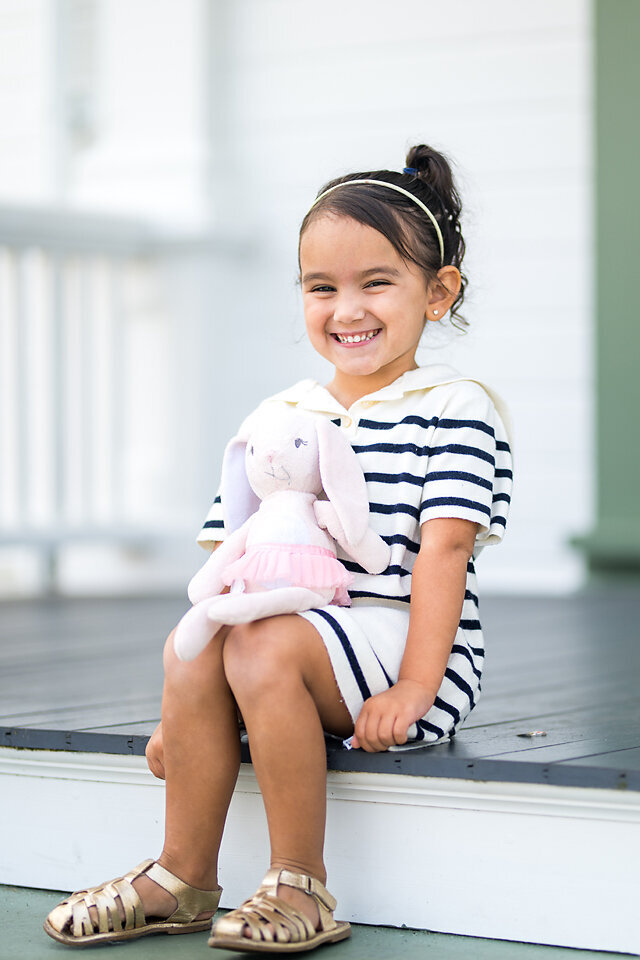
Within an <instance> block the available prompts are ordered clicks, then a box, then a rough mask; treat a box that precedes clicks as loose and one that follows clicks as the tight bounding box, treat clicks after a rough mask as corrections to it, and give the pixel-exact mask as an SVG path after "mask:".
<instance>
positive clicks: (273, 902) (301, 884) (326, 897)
mask: <svg viewBox="0 0 640 960" xmlns="http://www.w3.org/2000/svg"><path fill="white" fill-rule="evenodd" d="M280 883H282V884H284V885H285V886H287V887H295V888H296V889H298V890H302V891H303V892H304V893H308V894H310V895H311V896H312V897H313V898H314V899H315V901H316V905H317V907H318V913H319V917H320V931H322V932H324V931H328V930H332V929H333V928H334V927H337V923H336V921H335V920H334V919H333V915H332V913H333V910H335V908H336V900H335V898H334V897H332V895H331V894H330V893H329V891H328V890H327V889H326V887H325V886H324V885H323V884H322V883H320V881H319V880H316V879H315V877H310V876H308V875H307V874H305V873H296V872H294V871H292V870H287V869H284V868H277V867H276V868H273V869H271V870H268V871H267V873H266V874H265V877H264V880H263V881H262V884H261V885H260V887H259V888H258V889H257V891H256V892H255V894H254V895H253V897H251V898H250V899H249V900H246V901H245V902H244V903H243V904H242V905H241V906H240V907H238V908H237V909H236V910H232V911H231V912H230V913H228V914H227V915H226V916H224V917H221V919H220V920H218V921H216V923H215V926H214V936H217V937H224V938H229V937H234V938H243V937H244V931H245V928H247V927H248V929H249V933H250V937H244V939H245V940H246V942H247V949H250V947H249V944H250V943H251V942H252V941H254V942H256V941H262V942H269V943H272V942H274V941H275V942H277V943H301V942H304V941H308V940H311V939H313V937H315V936H316V935H317V933H318V931H317V930H316V928H315V927H314V925H313V924H312V923H311V921H310V920H309V918H308V917H307V916H306V914H304V913H302V912H301V911H300V910H297V909H296V908H295V907H293V906H291V904H289V903H287V902H286V901H285V900H283V899H282V898H281V897H279V896H278V895H277V890H278V884H280ZM269 924H271V926H272V927H273V932H272V931H271V930H270V929H269V927H268V925H269ZM238 942H239V943H242V939H238Z"/></svg>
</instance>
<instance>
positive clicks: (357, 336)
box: [331, 330, 380, 344]
mask: <svg viewBox="0 0 640 960" xmlns="http://www.w3.org/2000/svg"><path fill="white" fill-rule="evenodd" d="M379 333H380V330H366V331H365V332H363V333H350V334H349V335H348V336H346V335H343V334H341V333H332V334H331V336H332V337H333V339H334V340H336V341H337V342H338V343H342V344H355V343H369V341H370V340H373V339H374V338H375V337H377V336H378V334H379Z"/></svg>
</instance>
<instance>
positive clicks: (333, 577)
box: [222, 543, 354, 607]
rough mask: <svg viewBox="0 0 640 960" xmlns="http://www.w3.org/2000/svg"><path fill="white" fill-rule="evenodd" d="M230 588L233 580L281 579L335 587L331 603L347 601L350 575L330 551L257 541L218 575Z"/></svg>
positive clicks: (301, 584)
mask: <svg viewBox="0 0 640 960" xmlns="http://www.w3.org/2000/svg"><path fill="white" fill-rule="evenodd" d="M222 579H223V581H224V583H225V584H226V585H227V586H228V587H230V586H231V584H232V583H233V582H234V580H244V581H250V582H253V583H272V582H273V581H277V580H284V581H285V582H287V583H289V584H291V586H293V587H308V588H309V589H310V590H314V589H317V590H328V589H330V588H332V587H333V588H334V589H335V593H334V596H333V600H332V603H337V604H339V605H340V606H342V607H348V606H350V604H351V598H350V597H349V594H348V593H347V587H349V586H350V585H351V584H352V583H353V579H354V578H353V576H352V575H351V574H350V573H349V571H348V570H346V569H345V567H344V566H343V565H342V564H341V563H340V561H339V560H338V559H337V557H336V556H335V554H334V553H332V552H331V550H327V549H326V548H325V547H313V546H308V545H301V544H297V543H293V544H291V543H260V544H257V545H256V546H253V547H249V548H248V549H247V552H246V553H245V554H244V556H242V557H240V559H239V560H236V561H234V563H231V564H229V566H228V567H227V568H226V570H225V571H224V573H223V575H222Z"/></svg>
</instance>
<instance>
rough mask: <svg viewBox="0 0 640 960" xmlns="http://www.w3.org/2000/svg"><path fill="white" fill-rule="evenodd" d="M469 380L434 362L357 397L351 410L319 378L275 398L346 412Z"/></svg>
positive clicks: (317, 410) (315, 409) (315, 408)
mask: <svg viewBox="0 0 640 960" xmlns="http://www.w3.org/2000/svg"><path fill="white" fill-rule="evenodd" d="M464 379H467V378H466V377H463V376H462V374H460V373H459V372H458V371H457V370H456V369H455V368H454V367H450V366H449V365H448V364H445V363H431V364H428V365H427V366H424V367H416V368H415V370H407V371H406V372H405V373H403V374H402V376H400V377H398V379H397V380H394V381H393V383H389V384H387V386H385V387H381V388H380V390H375V391H374V392H373V393H368V394H366V395H365V396H363V397H360V399H359V400H356V401H355V403H353V404H352V406H351V407H349V408H348V409H347V408H346V407H343V406H342V404H341V403H340V402H339V400H336V398H335V397H334V396H333V394H331V393H329V391H328V390H327V388H326V387H323V386H322V385H321V384H320V383H318V381H317V380H312V379H307V380H300V381H299V382H298V383H296V384H294V385H293V386H292V387H289V388H288V389H287V390H283V391H282V393H279V394H277V397H276V398H274V399H278V400H283V401H285V402H286V403H295V404H297V405H298V406H300V407H302V408H303V409H305V410H311V411H313V412H315V413H333V414H338V415H343V414H345V413H348V412H349V410H352V409H353V408H354V407H357V406H358V405H361V406H362V405H365V404H366V406H371V405H373V404H374V403H378V402H382V401H384V400H400V399H402V397H404V396H405V395H406V394H407V393H411V392H412V391H414V390H424V389H426V388H429V387H436V386H439V385H440V384H444V383H451V382H452V381H455V380H464Z"/></svg>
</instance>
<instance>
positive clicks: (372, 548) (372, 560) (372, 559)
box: [313, 500, 391, 573]
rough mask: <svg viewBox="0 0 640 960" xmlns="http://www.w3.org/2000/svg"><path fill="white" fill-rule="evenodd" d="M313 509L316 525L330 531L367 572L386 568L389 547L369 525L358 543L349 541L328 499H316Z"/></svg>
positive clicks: (389, 555)
mask: <svg viewBox="0 0 640 960" xmlns="http://www.w3.org/2000/svg"><path fill="white" fill-rule="evenodd" d="M313 510H314V513H315V515H316V520H317V521H318V526H320V527H322V529H323V530H326V531H327V532H328V533H330V534H331V536H332V537H333V539H334V540H336V541H337V542H338V543H339V544H340V546H341V547H342V549H343V550H344V551H345V553H348V554H349V556H350V557H351V558H352V559H353V560H355V561H356V563H358V564H360V566H361V567H363V568H364V569H365V570H366V571H367V573H382V571H383V570H385V569H386V568H387V566H388V565H389V560H390V557H391V548H390V547H389V545H388V544H387V543H385V542H384V540H383V539H382V537H379V536H378V534H377V533H376V532H375V531H374V530H372V529H371V527H367V530H366V532H365V535H364V537H363V538H362V540H360V541H359V542H358V543H350V542H349V541H348V540H347V538H346V536H345V532H344V530H343V527H342V524H341V523H340V520H339V518H338V514H337V512H336V509H335V507H334V506H333V504H332V503H331V502H330V501H329V500H316V501H315V503H314V504H313Z"/></svg>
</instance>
